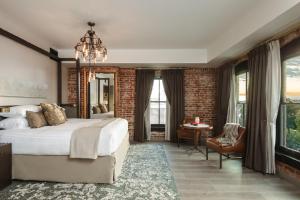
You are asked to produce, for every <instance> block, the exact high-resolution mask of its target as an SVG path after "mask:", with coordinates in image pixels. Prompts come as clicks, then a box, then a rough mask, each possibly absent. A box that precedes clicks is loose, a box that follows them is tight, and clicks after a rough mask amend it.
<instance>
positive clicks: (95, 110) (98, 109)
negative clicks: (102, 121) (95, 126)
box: [93, 106, 101, 114]
mask: <svg viewBox="0 0 300 200" xmlns="http://www.w3.org/2000/svg"><path fill="white" fill-rule="evenodd" d="M99 113H101V109H100V107H99V106H93V114H99Z"/></svg>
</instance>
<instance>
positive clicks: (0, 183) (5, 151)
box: [0, 143, 12, 189]
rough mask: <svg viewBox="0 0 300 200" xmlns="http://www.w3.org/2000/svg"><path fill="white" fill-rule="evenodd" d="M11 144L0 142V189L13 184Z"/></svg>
mask: <svg viewBox="0 0 300 200" xmlns="http://www.w3.org/2000/svg"><path fill="white" fill-rule="evenodd" d="M11 166H12V150H11V144H4V143H0V189H3V188H4V187H6V186H8V185H10V184H11Z"/></svg>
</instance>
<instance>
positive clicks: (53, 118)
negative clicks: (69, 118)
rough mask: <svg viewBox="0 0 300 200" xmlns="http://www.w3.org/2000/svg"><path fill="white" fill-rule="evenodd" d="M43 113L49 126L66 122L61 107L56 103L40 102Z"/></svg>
mask: <svg viewBox="0 0 300 200" xmlns="http://www.w3.org/2000/svg"><path fill="white" fill-rule="evenodd" d="M41 107H42V109H43V113H44V115H45V118H46V120H47V122H48V124H49V125H50V126H56V125H59V124H63V123H65V122H66V115H65V113H64V112H63V110H62V108H61V107H59V106H57V105H56V104H48V103H41Z"/></svg>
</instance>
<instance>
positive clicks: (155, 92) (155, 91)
mask: <svg viewBox="0 0 300 200" xmlns="http://www.w3.org/2000/svg"><path fill="white" fill-rule="evenodd" d="M150 101H159V80H158V79H155V80H154V82H153V87H152V92H151V97H150Z"/></svg>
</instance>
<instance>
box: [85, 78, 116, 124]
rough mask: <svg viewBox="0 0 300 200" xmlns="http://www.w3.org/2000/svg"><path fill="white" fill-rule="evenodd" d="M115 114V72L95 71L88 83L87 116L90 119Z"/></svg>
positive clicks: (110, 116) (108, 116) (109, 116)
mask: <svg viewBox="0 0 300 200" xmlns="http://www.w3.org/2000/svg"><path fill="white" fill-rule="evenodd" d="M114 116H115V74H114V73H96V78H95V80H91V81H90V83H89V117H90V118H92V119H104V118H112V117H114Z"/></svg>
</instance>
